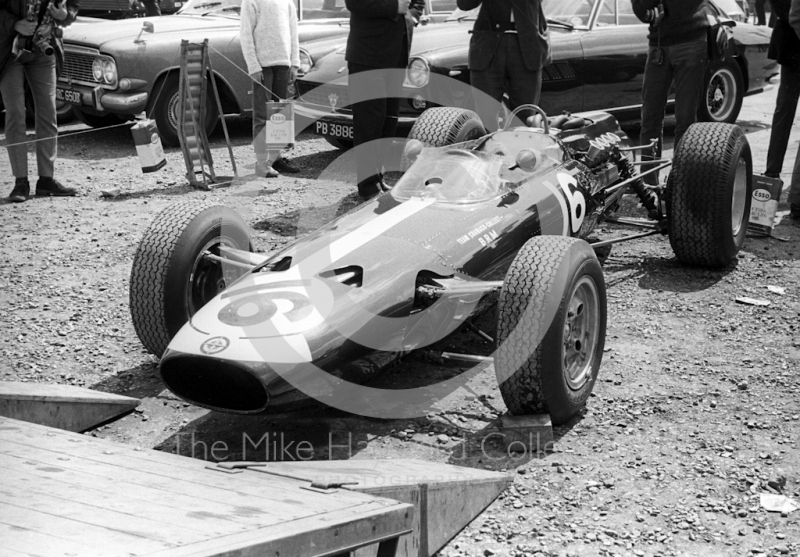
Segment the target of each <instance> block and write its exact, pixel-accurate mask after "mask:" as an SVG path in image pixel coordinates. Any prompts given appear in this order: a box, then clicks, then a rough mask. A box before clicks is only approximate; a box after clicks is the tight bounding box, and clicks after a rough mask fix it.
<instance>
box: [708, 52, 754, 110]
mask: <svg viewBox="0 0 800 557" xmlns="http://www.w3.org/2000/svg"><path fill="white" fill-rule="evenodd" d="M744 90H745V87H744V78H743V77H742V70H741V69H740V68H739V64H737V63H736V61H735V60H734V59H733V58H732V57H731V56H728V57H727V58H726V59H725V60H719V61H712V62H710V63H709V65H708V68H707V69H706V76H705V88H704V89H703V97H702V99H701V100H700V105H699V106H698V109H697V119H698V120H699V121H700V122H719V123H725V124H733V123H734V122H736V118H738V117H739V112H740V111H741V110H742V101H743V100H744Z"/></svg>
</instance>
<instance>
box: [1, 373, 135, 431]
mask: <svg viewBox="0 0 800 557" xmlns="http://www.w3.org/2000/svg"><path fill="white" fill-rule="evenodd" d="M138 405H139V399H136V398H131V397H127V396H121V395H116V394H113V393H104V392H102V391H93V390H91V389H84V388H82V387H73V386H72V385H54V384H49V383H18V382H9V381H0V416H5V417H6V418H14V419H15V420H23V421H26V422H32V423H35V424H41V425H47V426H50V427H57V428H59V429H66V430H67V431H85V430H87V429H89V428H92V427H95V426H97V425H99V424H101V423H103V422H107V421H108V420H111V419H112V418H116V417H117V416H120V415H122V414H125V413H127V412H130V411H131V410H133V409H134V408H136V407H137V406H138Z"/></svg>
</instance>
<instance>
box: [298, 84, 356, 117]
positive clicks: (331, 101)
mask: <svg viewBox="0 0 800 557" xmlns="http://www.w3.org/2000/svg"><path fill="white" fill-rule="evenodd" d="M295 83H296V84H297V90H298V91H297V92H298V93H299V95H300V100H302V101H303V102H307V103H309V104H316V105H319V106H324V107H326V108H331V107H335V108H336V109H337V110H338V109H342V108H347V107H349V106H350V97H349V96H348V94H347V87H345V86H343V85H330V84H327V83H315V82H313V81H296V82H295ZM332 95H335V97H333V96H332Z"/></svg>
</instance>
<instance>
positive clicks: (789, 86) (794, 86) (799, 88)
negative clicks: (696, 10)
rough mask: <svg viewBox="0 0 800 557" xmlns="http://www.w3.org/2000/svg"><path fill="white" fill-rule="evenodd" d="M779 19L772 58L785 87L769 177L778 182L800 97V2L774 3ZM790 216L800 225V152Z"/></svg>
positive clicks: (772, 138)
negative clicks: (775, 62)
mask: <svg viewBox="0 0 800 557" xmlns="http://www.w3.org/2000/svg"><path fill="white" fill-rule="evenodd" d="M772 2H773V6H774V10H775V12H776V13H777V16H778V19H777V21H776V22H775V29H774V30H773V31H772V40H771V41H770V45H769V46H770V50H769V57H770V58H773V59H775V60H777V61H778V62H779V63H780V64H781V84H780V87H779V88H778V99H777V101H776V103H775V115H774V116H773V117H772V133H771V134H770V140H769V151H768V153H767V172H766V173H765V174H766V175H767V176H771V177H773V178H778V177H779V176H780V173H781V169H782V167H783V158H784V156H785V155H786V147H787V145H788V142H789V134H790V133H791V131H792V123H793V121H794V119H795V114H796V112H797V100H798V97H800V0H772ZM788 201H789V214H790V215H791V217H792V218H793V219H796V220H799V221H800V148H798V149H797V154H796V155H795V160H794V168H793V169H792V176H791V178H790V180H789V199H788Z"/></svg>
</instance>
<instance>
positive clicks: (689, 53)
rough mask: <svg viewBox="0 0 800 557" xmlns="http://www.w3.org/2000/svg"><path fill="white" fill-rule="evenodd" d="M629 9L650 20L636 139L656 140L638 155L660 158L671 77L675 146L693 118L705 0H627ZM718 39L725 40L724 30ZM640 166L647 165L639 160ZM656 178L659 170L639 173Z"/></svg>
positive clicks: (703, 47) (704, 48) (703, 50)
mask: <svg viewBox="0 0 800 557" xmlns="http://www.w3.org/2000/svg"><path fill="white" fill-rule="evenodd" d="M632 1H633V11H634V13H635V14H636V16H637V17H638V18H639V19H640V20H641V21H643V22H645V23H649V24H650V28H649V33H648V35H647V38H648V40H649V45H650V46H649V50H648V54H647V63H646V66H645V70H644V85H643V87H642V128H641V132H640V135H639V141H640V144H641V145H648V144H650V143H651V142H652V141H653V140H656V149H655V152H654V153H653V154H652V155H647V154H642V160H648V159H650V160H653V159H654V158H655V159H660V158H661V144H662V141H663V133H664V113H665V109H666V106H667V97H668V96H669V92H670V87H671V86H672V83H673V82H674V83H675V120H676V125H675V147H676V148H677V146H678V144H679V143H680V140H681V137H683V134H684V133H685V132H686V130H687V129H688V128H689V126H690V125H692V124H693V123H695V121H696V120H697V108H698V106H699V102H700V98H701V95H702V92H703V81H704V79H703V78H704V76H705V70H706V64H707V62H708V42H707V34H708V27H709V24H708V15H709V14H710V8H709V5H708V0H632ZM723 36H724V37H725V38H724V39H723V40H727V36H726V35H725V34H724V33H723ZM642 170H643V171H644V170H647V166H646V165H643V166H642ZM644 181H645V182H646V183H648V184H651V185H657V184H658V173H657V172H655V173H651V174H648V175H646V176H645V177H644Z"/></svg>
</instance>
